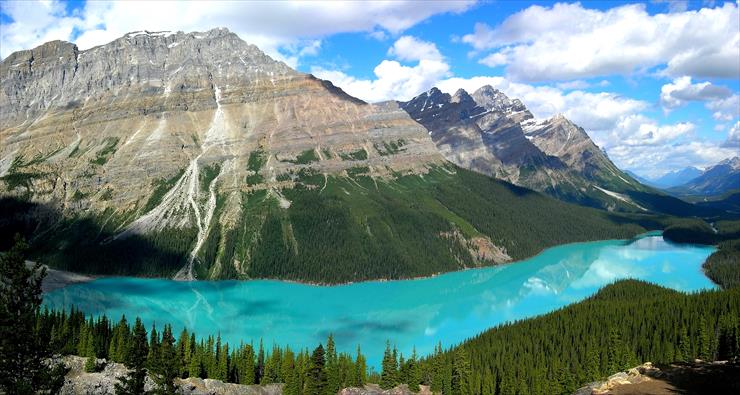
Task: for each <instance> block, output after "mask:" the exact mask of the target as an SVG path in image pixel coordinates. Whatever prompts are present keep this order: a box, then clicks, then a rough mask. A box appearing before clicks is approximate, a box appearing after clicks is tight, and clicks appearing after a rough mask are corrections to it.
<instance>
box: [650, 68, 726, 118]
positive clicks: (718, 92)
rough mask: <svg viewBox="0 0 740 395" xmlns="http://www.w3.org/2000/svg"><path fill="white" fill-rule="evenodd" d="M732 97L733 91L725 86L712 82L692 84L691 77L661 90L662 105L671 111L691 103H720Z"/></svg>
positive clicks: (667, 85)
mask: <svg viewBox="0 0 740 395" xmlns="http://www.w3.org/2000/svg"><path fill="white" fill-rule="evenodd" d="M730 96H732V91H731V90H730V89H728V88H726V87H724V86H718V85H713V84H712V83H710V82H698V83H696V84H692V83H691V77H689V76H684V77H679V78H676V79H674V80H673V82H671V83H668V84H665V85H663V87H661V89H660V103H661V105H662V106H663V108H664V109H666V110H670V109H674V108H678V107H682V106H684V105H686V103H688V102H690V101H702V102H707V101H712V102H714V101H718V100H723V99H726V98H728V97H730Z"/></svg>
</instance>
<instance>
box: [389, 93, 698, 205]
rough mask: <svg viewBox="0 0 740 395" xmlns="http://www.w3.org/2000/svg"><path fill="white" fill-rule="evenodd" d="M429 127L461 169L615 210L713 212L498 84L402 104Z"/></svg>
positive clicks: (428, 95)
mask: <svg viewBox="0 0 740 395" xmlns="http://www.w3.org/2000/svg"><path fill="white" fill-rule="evenodd" d="M399 105H400V107H401V108H403V109H404V110H405V111H406V112H408V113H409V115H410V116H411V118H413V119H414V120H416V121H417V122H419V123H420V124H422V125H424V127H425V128H427V129H428V130H429V133H430V136H431V138H432V140H433V141H434V143H435V144H436V145H437V148H438V149H439V151H440V152H441V153H442V155H444V157H445V158H447V159H448V160H449V161H451V162H452V163H455V164H456V165H458V166H461V167H464V168H467V169H470V170H473V171H476V172H479V173H482V174H486V175H489V176H492V177H496V178H500V179H503V180H506V181H509V182H511V183H514V184H516V185H520V186H524V187H527V188H531V189H534V190H537V191H540V192H544V193H547V194H549V195H551V196H554V197H557V198H559V199H561V200H565V201H568V202H576V203H579V204H582V205H587V206H593V207H597V208H604V209H608V210H612V211H628V212H638V213H644V212H648V211H658V212H663V213H668V214H673V215H705V214H708V213H709V212H710V211H711V210H709V211H708V209H698V208H697V207H696V206H693V205H692V204H689V203H686V202H683V201H681V200H679V199H676V198H673V197H671V196H668V195H666V194H664V193H662V192H660V191H657V190H654V189H652V188H650V187H647V186H645V185H643V184H641V183H640V182H638V181H637V180H635V179H634V178H633V177H631V176H629V175H628V174H626V173H624V172H622V171H621V170H620V169H619V168H617V166H615V165H614V163H612V162H611V160H609V158H608V157H607V155H606V154H605V153H604V152H603V151H602V150H601V149H600V148H599V147H598V146H596V144H594V142H593V141H592V140H591V138H590V137H589V136H588V134H587V133H586V131H585V130H583V128H581V127H579V126H577V125H576V124H574V123H573V122H571V121H570V120H568V119H567V118H566V117H564V116H563V115H556V116H554V117H552V118H549V119H545V120H536V119H535V118H534V116H533V115H532V113H531V112H530V111H529V110H528V109H527V108H526V106H525V105H524V104H523V103H522V102H521V101H520V100H518V99H513V100H512V99H510V98H508V97H507V96H506V95H505V94H504V93H503V92H501V91H499V90H497V89H494V88H493V87H491V86H483V87H481V88H479V89H478V90H477V91H475V92H474V93H473V94H472V95H471V94H468V93H467V92H466V91H464V90H462V89H461V90H458V91H457V92H455V94H454V95H449V94H446V93H443V92H441V91H440V90H439V89H437V88H432V89H431V90H429V91H428V92H424V93H422V94H420V95H418V96H417V97H415V98H413V99H411V100H409V101H407V102H401V103H399Z"/></svg>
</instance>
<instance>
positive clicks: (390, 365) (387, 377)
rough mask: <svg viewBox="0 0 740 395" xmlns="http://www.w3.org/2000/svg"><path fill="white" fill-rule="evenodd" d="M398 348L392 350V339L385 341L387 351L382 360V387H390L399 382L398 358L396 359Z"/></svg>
mask: <svg viewBox="0 0 740 395" xmlns="http://www.w3.org/2000/svg"><path fill="white" fill-rule="evenodd" d="M396 353H397V351H396V348H395V347H394V348H393V351H391V343H390V341H386V342H385V352H384V353H383V361H382V362H381V369H382V370H381V372H380V388H383V389H390V388H393V387H395V386H396V385H397V384H398V370H397V367H398V360H397V359H396V358H397V356H396Z"/></svg>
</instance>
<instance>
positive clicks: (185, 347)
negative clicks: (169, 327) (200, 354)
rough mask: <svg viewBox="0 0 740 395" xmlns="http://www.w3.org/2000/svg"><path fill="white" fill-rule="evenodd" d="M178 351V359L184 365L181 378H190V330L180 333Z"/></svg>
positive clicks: (181, 369) (183, 330)
mask: <svg viewBox="0 0 740 395" xmlns="http://www.w3.org/2000/svg"><path fill="white" fill-rule="evenodd" d="M177 351H178V354H179V355H178V357H179V358H180V361H182V363H181V364H180V366H181V368H180V377H183V378H184V377H188V369H189V368H190V336H188V330H187V329H185V328H183V329H182V331H181V332H180V337H178V338H177Z"/></svg>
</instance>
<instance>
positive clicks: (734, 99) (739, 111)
mask: <svg viewBox="0 0 740 395" xmlns="http://www.w3.org/2000/svg"><path fill="white" fill-rule="evenodd" d="M707 108H708V109H709V110H711V111H712V117H713V118H714V119H716V120H717V121H732V120H733V119H736V118H740V95H737V94H734V95H732V96H730V97H727V98H724V99H720V100H714V101H711V102H709V103H707Z"/></svg>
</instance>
